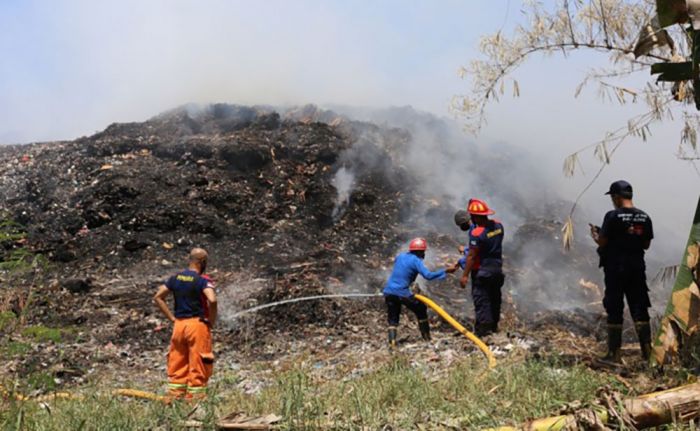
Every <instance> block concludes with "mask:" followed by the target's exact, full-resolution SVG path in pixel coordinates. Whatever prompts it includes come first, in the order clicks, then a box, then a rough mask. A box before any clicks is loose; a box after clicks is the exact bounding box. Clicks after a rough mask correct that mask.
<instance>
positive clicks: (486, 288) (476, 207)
mask: <svg viewBox="0 0 700 431" xmlns="http://www.w3.org/2000/svg"><path fill="white" fill-rule="evenodd" d="M467 210H468V212H469V215H470V216H471V221H472V223H473V227H472V229H471V230H470V231H469V253H468V254H467V262H466V265H465V266H464V272H463V273H462V278H461V279H460V281H459V284H460V286H461V287H462V288H465V287H467V283H468V281H469V277H470V276H471V278H472V298H473V300H474V313H475V316H476V319H475V320H476V322H475V325H474V332H476V335H478V336H480V337H483V336H486V335H489V334H491V333H493V332H496V331H498V322H499V320H500V317H501V287H503V283H504V282H505V277H504V275H503V256H502V250H503V247H502V245H503V235H504V230H503V225H502V224H501V223H500V222H499V221H497V220H491V219H489V218H488V216H490V215H493V214H495V213H494V211H492V210H491V209H490V208H489V207H488V205H486V202H484V201H481V200H479V199H471V200H470V201H469V206H468V207H467Z"/></svg>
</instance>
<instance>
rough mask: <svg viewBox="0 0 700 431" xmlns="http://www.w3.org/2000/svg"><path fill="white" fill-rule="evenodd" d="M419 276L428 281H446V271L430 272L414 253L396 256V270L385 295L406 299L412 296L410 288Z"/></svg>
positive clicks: (385, 288)
mask: <svg viewBox="0 0 700 431" xmlns="http://www.w3.org/2000/svg"><path fill="white" fill-rule="evenodd" d="M418 274H420V275H421V276H423V278H425V279H426V280H444V279H445V270H444V269H441V270H439V271H434V272H432V271H430V270H429V269H428V268H426V267H425V265H424V264H423V260H422V259H421V258H419V257H418V256H416V255H415V254H413V253H401V254H400V255H398V256H396V260H395V261H394V270H393V271H392V272H391V275H390V276H389V280H387V282H386V285H384V295H396V296H402V297H404V298H406V297H409V296H411V295H412V293H411V289H410V286H411V284H413V282H414V281H416V277H418Z"/></svg>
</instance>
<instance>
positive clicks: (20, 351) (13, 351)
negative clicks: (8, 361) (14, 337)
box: [0, 341, 32, 358]
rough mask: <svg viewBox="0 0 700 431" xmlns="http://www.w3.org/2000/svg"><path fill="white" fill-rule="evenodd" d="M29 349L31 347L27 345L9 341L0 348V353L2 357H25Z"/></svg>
mask: <svg viewBox="0 0 700 431" xmlns="http://www.w3.org/2000/svg"><path fill="white" fill-rule="evenodd" d="M31 348H32V346H31V345H29V344H27V343H22V342H20V341H9V342H7V343H5V344H4V345H2V346H0V351H1V352H2V354H3V355H5V356H8V357H11V358H12V357H15V356H23V355H25V354H26V353H27V352H29V350H30V349H31Z"/></svg>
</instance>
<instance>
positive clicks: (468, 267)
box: [459, 246, 479, 289]
mask: <svg viewBox="0 0 700 431" xmlns="http://www.w3.org/2000/svg"><path fill="white" fill-rule="evenodd" d="M478 253H479V249H478V248H477V247H473V246H472V247H470V248H469V254H467V263H466V264H465V265H464V272H462V277H461V278H460V279H459V285H460V286H462V289H464V288H465V287H467V282H469V274H471V272H472V268H473V267H474V262H476V256H477V254H478Z"/></svg>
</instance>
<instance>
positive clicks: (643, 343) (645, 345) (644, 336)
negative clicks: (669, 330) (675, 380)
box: [634, 321, 651, 361]
mask: <svg viewBox="0 0 700 431" xmlns="http://www.w3.org/2000/svg"><path fill="white" fill-rule="evenodd" d="M634 329H635V330H636V331H637V338H638V339H639V347H640V348H641V349H642V359H644V360H645V361H648V360H649V357H650V356H651V325H649V322H642V321H640V322H634Z"/></svg>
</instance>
